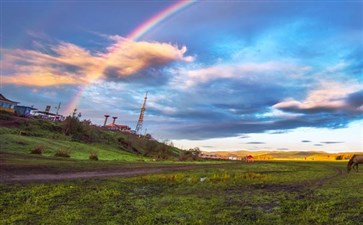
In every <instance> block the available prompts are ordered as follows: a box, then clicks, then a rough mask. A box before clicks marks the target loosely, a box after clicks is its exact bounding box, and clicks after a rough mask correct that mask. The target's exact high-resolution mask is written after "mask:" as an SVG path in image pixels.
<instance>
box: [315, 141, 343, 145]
mask: <svg viewBox="0 0 363 225" xmlns="http://www.w3.org/2000/svg"><path fill="white" fill-rule="evenodd" d="M320 143H322V144H328V145H329V144H341V143H344V142H341V141H322V142H320Z"/></svg>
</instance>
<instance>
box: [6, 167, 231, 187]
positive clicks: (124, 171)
mask: <svg viewBox="0 0 363 225" xmlns="http://www.w3.org/2000/svg"><path fill="white" fill-rule="evenodd" d="M223 165H224V166H226V164H223ZM230 165H232V164H230ZM219 166H221V165H220V164H208V165H163V166H157V167H155V166H153V167H147V166H144V167H137V168H117V167H116V168H107V169H101V170H97V171H80V172H62V173H44V172H42V173H39V172H38V173H29V172H25V171H24V172H23V173H19V171H17V173H12V172H7V173H0V182H4V183H12V182H21V183H23V182H25V183H26V182H42V181H57V180H71V179H87V178H103V177H127V176H136V175H145V174H154V173H161V172H173V171H183V170H191V169H198V168H199V169H200V168H212V167H219Z"/></svg>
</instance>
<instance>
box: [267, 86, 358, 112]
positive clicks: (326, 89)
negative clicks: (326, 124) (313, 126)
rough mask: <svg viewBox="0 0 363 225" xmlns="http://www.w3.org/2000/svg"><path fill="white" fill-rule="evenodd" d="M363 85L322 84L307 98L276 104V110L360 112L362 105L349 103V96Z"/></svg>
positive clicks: (291, 99)
mask: <svg viewBox="0 0 363 225" xmlns="http://www.w3.org/2000/svg"><path fill="white" fill-rule="evenodd" d="M361 88H363V87H362V85H359V84H342V83H338V82H332V81H330V82H327V81H323V82H321V84H320V86H319V87H318V88H316V89H314V90H312V91H310V92H309V94H308V95H307V97H306V98H305V99H304V100H302V101H298V100H295V99H293V98H289V99H286V100H285V101H282V102H279V103H277V104H275V105H274V106H273V107H274V108H276V109H281V110H286V111H295V112H305V113H309V112H311V113H314V112H323V111H335V110H351V111H356V110H359V107H360V105H359V106H358V107H357V106H354V105H352V104H350V103H349V101H348V99H347V98H348V97H349V95H351V94H353V93H355V92H357V91H359V90H360V89H361Z"/></svg>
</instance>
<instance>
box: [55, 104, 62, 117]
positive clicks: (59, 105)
mask: <svg viewBox="0 0 363 225" xmlns="http://www.w3.org/2000/svg"><path fill="white" fill-rule="evenodd" d="M60 107H61V103H60V102H59V104H58V107H55V108H56V109H57V113H56V115H57V116H58V113H59V109H60Z"/></svg>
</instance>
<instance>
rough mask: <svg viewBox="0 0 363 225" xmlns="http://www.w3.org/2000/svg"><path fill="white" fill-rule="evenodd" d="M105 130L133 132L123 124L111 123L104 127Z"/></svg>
mask: <svg viewBox="0 0 363 225" xmlns="http://www.w3.org/2000/svg"><path fill="white" fill-rule="evenodd" d="M104 128H106V129H108V130H114V131H122V132H131V128H130V127H129V126H127V125H122V124H115V123H110V124H107V125H106V126H104Z"/></svg>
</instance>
